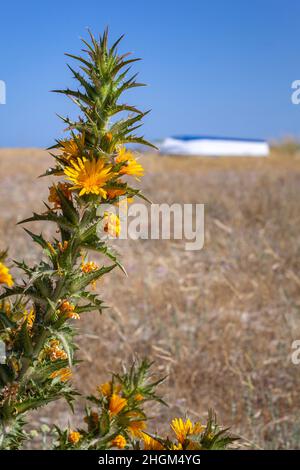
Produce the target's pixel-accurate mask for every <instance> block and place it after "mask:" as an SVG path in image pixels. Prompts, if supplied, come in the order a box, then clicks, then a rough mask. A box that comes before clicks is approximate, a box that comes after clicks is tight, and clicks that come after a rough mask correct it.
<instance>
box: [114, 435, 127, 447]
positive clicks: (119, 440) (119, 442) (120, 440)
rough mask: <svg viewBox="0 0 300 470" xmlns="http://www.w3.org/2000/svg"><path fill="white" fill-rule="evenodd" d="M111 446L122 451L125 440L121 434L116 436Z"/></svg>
mask: <svg viewBox="0 0 300 470" xmlns="http://www.w3.org/2000/svg"><path fill="white" fill-rule="evenodd" d="M111 445H112V446H113V447H117V448H118V449H124V447H125V446H126V439H125V437H123V436H122V434H118V435H117V436H116V437H115V438H114V439H113V440H112V441H111Z"/></svg>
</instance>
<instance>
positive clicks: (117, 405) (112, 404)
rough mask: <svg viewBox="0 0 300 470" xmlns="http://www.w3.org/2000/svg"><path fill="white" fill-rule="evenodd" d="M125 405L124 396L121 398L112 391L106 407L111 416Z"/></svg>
mask: <svg viewBox="0 0 300 470" xmlns="http://www.w3.org/2000/svg"><path fill="white" fill-rule="evenodd" d="M126 405H127V400H126V398H122V397H120V396H119V395H117V394H116V393H113V394H112V396H111V397H110V400H109V406H108V409H109V411H110V413H111V415H112V416H114V415H117V414H119V413H120V412H121V411H122V410H123V408H125V406H126Z"/></svg>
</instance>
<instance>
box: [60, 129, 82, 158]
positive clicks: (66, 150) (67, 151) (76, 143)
mask: <svg viewBox="0 0 300 470" xmlns="http://www.w3.org/2000/svg"><path fill="white" fill-rule="evenodd" d="M59 144H60V147H59V149H60V150H61V151H62V155H61V156H62V157H63V158H64V159H66V160H68V161H69V160H71V159H72V158H78V157H80V156H81V153H82V149H83V147H84V134H80V135H78V136H76V139H74V138H73V139H67V140H61V141H60V142H59Z"/></svg>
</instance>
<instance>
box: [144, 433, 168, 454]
mask: <svg viewBox="0 0 300 470" xmlns="http://www.w3.org/2000/svg"><path fill="white" fill-rule="evenodd" d="M141 438H142V440H143V443H144V450H163V449H164V448H163V446H162V445H161V443H160V442H158V441H156V440H155V439H153V437H150V436H148V434H146V433H144V432H141Z"/></svg>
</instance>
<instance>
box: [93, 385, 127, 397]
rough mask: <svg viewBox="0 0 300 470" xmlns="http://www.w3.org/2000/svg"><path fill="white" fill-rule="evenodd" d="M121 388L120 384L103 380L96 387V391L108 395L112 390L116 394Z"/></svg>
mask: <svg viewBox="0 0 300 470" xmlns="http://www.w3.org/2000/svg"><path fill="white" fill-rule="evenodd" d="M121 389H122V387H121V385H120V384H114V386H112V382H105V383H104V384H101V385H99V387H97V390H98V392H100V393H102V395H104V396H105V397H109V396H110V395H111V394H112V393H113V392H114V393H116V394H118V393H120V391H121Z"/></svg>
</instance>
